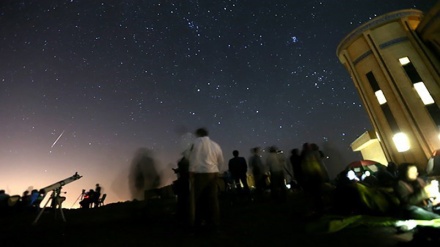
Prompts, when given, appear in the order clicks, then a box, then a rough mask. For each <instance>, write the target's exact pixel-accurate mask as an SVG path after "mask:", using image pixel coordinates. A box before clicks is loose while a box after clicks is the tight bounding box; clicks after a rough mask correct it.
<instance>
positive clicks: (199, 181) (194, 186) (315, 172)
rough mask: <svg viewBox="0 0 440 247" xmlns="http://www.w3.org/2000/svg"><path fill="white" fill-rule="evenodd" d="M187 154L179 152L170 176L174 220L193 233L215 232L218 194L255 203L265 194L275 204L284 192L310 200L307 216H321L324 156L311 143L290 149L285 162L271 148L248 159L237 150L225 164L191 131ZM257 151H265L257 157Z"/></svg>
mask: <svg viewBox="0 0 440 247" xmlns="http://www.w3.org/2000/svg"><path fill="white" fill-rule="evenodd" d="M195 135H196V138H195V140H194V142H193V143H192V145H191V146H190V148H189V150H185V151H184V152H183V155H182V158H181V159H180V160H179V161H178V163H177V166H178V167H177V168H176V169H174V171H175V172H176V173H177V174H178V179H177V180H176V181H175V182H174V185H173V187H174V191H175V193H176V194H177V197H178V202H177V205H178V206H177V215H178V217H179V219H181V220H182V222H186V223H188V224H189V225H190V226H192V227H194V228H206V229H216V228H217V227H218V225H219V221H220V218H219V217H220V209H219V201H218V198H219V195H220V193H228V192H230V193H235V194H236V195H238V196H240V197H244V198H251V200H258V199H260V198H263V196H264V194H267V193H270V198H271V199H272V200H273V201H275V202H280V203H282V202H285V201H286V200H287V194H288V190H289V188H293V189H295V190H301V191H303V192H304V193H305V194H306V195H307V196H308V197H310V201H311V202H312V203H311V206H310V210H312V211H323V210H324V208H325V206H324V201H323V199H322V196H321V194H322V192H323V191H324V190H325V188H327V187H326V186H325V184H328V183H329V182H330V178H329V174H328V172H327V168H326V166H325V164H324V159H325V156H324V154H323V153H322V151H320V150H319V147H318V146H317V145H316V144H313V143H304V145H303V147H302V150H301V152H300V151H299V149H294V150H292V152H291V156H290V157H286V156H285V154H284V152H283V151H282V150H280V149H279V148H277V147H276V146H271V147H269V148H268V149H267V150H263V149H262V148H261V147H254V148H251V149H250V156H249V158H248V159H246V158H244V157H242V156H240V152H239V150H234V151H233V152H232V157H231V158H230V159H229V160H227V161H225V158H224V154H223V151H222V149H221V147H220V145H218V144H217V143H216V142H214V141H213V140H211V139H210V138H209V136H208V131H207V130H206V129H204V128H200V129H197V130H196V132H195ZM263 151H267V153H266V155H265V157H263V155H262V153H263ZM219 181H221V182H222V184H219Z"/></svg>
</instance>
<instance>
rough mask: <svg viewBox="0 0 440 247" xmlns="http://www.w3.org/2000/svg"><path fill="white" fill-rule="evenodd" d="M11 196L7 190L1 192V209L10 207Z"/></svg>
mask: <svg viewBox="0 0 440 247" xmlns="http://www.w3.org/2000/svg"><path fill="white" fill-rule="evenodd" d="M8 199H9V194H7V193H6V192H5V190H0V209H1V208H5V207H7V206H8Z"/></svg>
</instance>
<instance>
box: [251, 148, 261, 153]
mask: <svg viewBox="0 0 440 247" xmlns="http://www.w3.org/2000/svg"><path fill="white" fill-rule="evenodd" d="M251 153H252V154H259V153H260V147H254V148H251Z"/></svg>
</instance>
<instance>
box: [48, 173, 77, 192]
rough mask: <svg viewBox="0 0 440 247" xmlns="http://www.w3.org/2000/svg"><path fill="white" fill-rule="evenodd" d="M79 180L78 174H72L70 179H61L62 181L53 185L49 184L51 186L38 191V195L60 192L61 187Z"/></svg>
mask: <svg viewBox="0 0 440 247" xmlns="http://www.w3.org/2000/svg"><path fill="white" fill-rule="evenodd" d="M80 178H82V176H80V175H79V174H78V172H75V174H73V176H71V177H68V178H66V179H63V180H61V181H58V182H56V183H54V184H51V185H49V186H46V187H44V188H42V189H40V193H42V194H44V196H46V194H47V193H48V192H50V191H56V190H60V189H61V187H63V186H64V185H66V184H69V183H71V182H73V181H75V180H78V179H80ZM43 198H44V197H43Z"/></svg>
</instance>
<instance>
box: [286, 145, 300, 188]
mask: <svg viewBox="0 0 440 247" xmlns="http://www.w3.org/2000/svg"><path fill="white" fill-rule="evenodd" d="M289 159H290V164H291V165H292V169H293V177H294V179H295V181H296V188H294V189H302V183H303V178H302V176H303V175H302V170H301V155H300V153H299V149H298V148H294V149H292V150H291V151H290V157H289Z"/></svg>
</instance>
